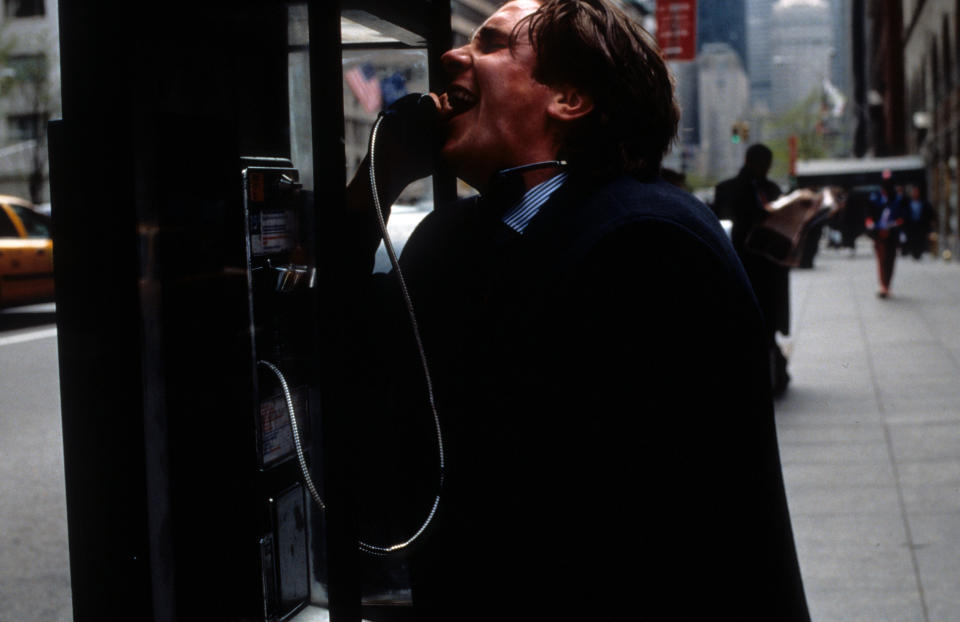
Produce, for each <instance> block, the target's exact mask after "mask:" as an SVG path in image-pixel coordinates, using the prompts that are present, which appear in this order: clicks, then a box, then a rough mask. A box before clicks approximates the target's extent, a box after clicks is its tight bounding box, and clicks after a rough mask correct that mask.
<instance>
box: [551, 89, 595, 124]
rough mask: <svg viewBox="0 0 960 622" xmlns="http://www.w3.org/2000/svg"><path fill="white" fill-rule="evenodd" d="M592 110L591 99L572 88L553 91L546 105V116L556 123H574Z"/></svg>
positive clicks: (584, 93) (586, 94)
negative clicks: (551, 97)
mask: <svg viewBox="0 0 960 622" xmlns="http://www.w3.org/2000/svg"><path fill="white" fill-rule="evenodd" d="M592 110H593V97H592V96H591V95H590V94H588V93H586V92H584V91H582V90H580V89H578V88H576V87H572V86H561V87H557V88H555V89H554V95H553V99H551V100H550V103H549V104H548V105H547V115H548V116H549V117H551V118H553V119H556V120H557V121H576V120H577V119H580V118H582V117H585V116H587V115H588V114H590V112H591V111H592Z"/></svg>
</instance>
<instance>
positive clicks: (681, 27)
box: [657, 0, 697, 60]
mask: <svg viewBox="0 0 960 622" xmlns="http://www.w3.org/2000/svg"><path fill="white" fill-rule="evenodd" d="M657 41H659V42H660V50H661V51H662V52H663V58H664V59H665V60H694V59H695V58H696V57H697V0H657Z"/></svg>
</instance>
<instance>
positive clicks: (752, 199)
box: [714, 170, 790, 336]
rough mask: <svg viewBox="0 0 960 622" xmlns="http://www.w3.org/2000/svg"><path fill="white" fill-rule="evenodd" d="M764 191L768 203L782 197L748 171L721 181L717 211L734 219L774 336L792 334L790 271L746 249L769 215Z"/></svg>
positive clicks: (738, 244) (734, 234)
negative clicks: (763, 203) (759, 193)
mask: <svg viewBox="0 0 960 622" xmlns="http://www.w3.org/2000/svg"><path fill="white" fill-rule="evenodd" d="M758 190H759V191H761V192H762V193H763V195H764V198H765V199H766V200H767V202H770V201H773V200H775V199H777V198H778V197H779V196H780V188H779V187H778V186H777V185H776V184H775V183H773V182H771V181H769V180H758V181H756V182H754V180H753V179H752V178H751V177H750V175H749V174H748V173H747V172H746V171H745V170H741V171H740V173H739V174H738V175H737V176H736V177H733V178H731V179H728V180H726V181H722V182H720V183H719V184H717V187H716V188H715V190H714V211H715V212H716V213H717V214H718V215H719V216H720V218H728V219H730V220H732V221H733V230H732V231H731V234H730V237H731V240H732V242H733V247H734V249H735V250H736V251H737V254H738V255H739V256H740V260H741V261H742V262H743V266H744V268H745V269H746V271H747V275H748V277H749V278H750V281H751V283H752V284H753V289H754V292H755V293H756V296H757V300H758V301H759V302H760V309H761V311H762V312H763V315H764V318H765V319H766V322H767V327H768V330H769V331H770V335H771V336H772V335H773V332H774V331H780V332H781V333H783V334H785V335H789V334H790V271H789V268H785V267H783V266H780V265H778V264H776V263H774V262H772V261H770V260H769V259H767V258H766V257H764V256H762V255H759V254H757V253H753V252H751V251H749V250H748V249H747V248H746V239H747V236H748V235H749V234H750V231H751V229H753V227H755V226H756V225H757V224H759V223H760V222H762V221H763V219H764V218H766V216H767V212H766V211H765V210H764V208H763V205H762V204H761V203H760V201H759V199H758V197H757V191H758Z"/></svg>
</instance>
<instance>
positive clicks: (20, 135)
mask: <svg viewBox="0 0 960 622" xmlns="http://www.w3.org/2000/svg"><path fill="white" fill-rule="evenodd" d="M46 122H47V115H46V114H43V113H30V114H12V115H10V116H8V117H7V135H8V136H9V137H10V140H13V141H22V140H33V139H35V138H40V137H41V136H42V135H43V131H42V130H43V124H44V123H46Z"/></svg>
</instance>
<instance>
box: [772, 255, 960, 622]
mask: <svg viewBox="0 0 960 622" xmlns="http://www.w3.org/2000/svg"><path fill="white" fill-rule="evenodd" d="M876 290H877V279H876V263H875V260H874V257H873V253H872V247H871V246H869V241H868V240H865V239H864V240H861V242H860V245H859V246H858V249H857V253H856V255H855V256H854V257H850V256H849V254H848V252H847V251H833V250H822V251H821V252H820V254H819V255H818V256H817V259H816V265H815V268H814V269H813V270H794V271H793V272H792V273H791V292H792V300H791V305H792V311H793V318H792V320H793V321H792V335H791V336H790V337H789V338H788V339H787V340H786V343H785V346H786V348H787V349H788V350H789V351H790V353H789V356H790V373H791V375H792V377H793V381H792V383H791V385H790V387H789V389H788V391H787V394H786V395H785V396H784V397H783V398H781V399H780V400H779V401H778V402H777V427H778V431H779V438H780V447H781V458H782V461H783V470H784V479H785V481H786V487H787V496H788V499H789V503H790V509H791V515H792V518H793V527H794V535H795V538H796V541H797V549H798V554H799V557H800V565H801V571H802V573H803V576H804V581H805V586H806V591H807V598H808V600H809V604H810V612H811V616H812V618H813V620H815V621H817V622H833V621H843V622H858V621H864V622H867V621H869V622H878V621H891V622H894V621H895V622H933V621H937V622H941V621H942V622H947V621H951V622H952V621H956V620H960V264H958V263H956V262H954V263H945V262H942V261H940V260H934V259H931V258H930V257H929V256H927V257H925V258H924V260H923V261H921V262H915V261H914V260H913V259H912V258H911V259H905V258H902V257H900V258H898V261H897V265H896V270H895V273H894V277H893V284H892V287H891V290H892V292H893V296H892V298H890V299H887V300H882V299H879V298H877V297H876V295H875V292H876Z"/></svg>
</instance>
